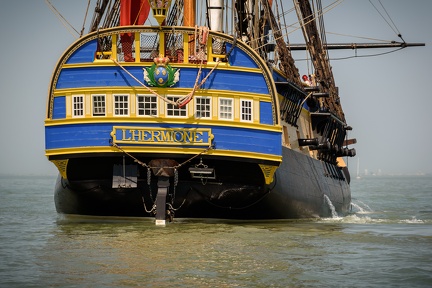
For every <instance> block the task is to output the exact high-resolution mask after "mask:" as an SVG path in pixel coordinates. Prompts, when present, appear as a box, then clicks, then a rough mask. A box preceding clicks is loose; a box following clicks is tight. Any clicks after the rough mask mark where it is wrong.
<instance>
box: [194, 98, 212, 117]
mask: <svg viewBox="0 0 432 288" xmlns="http://www.w3.org/2000/svg"><path fill="white" fill-rule="evenodd" d="M203 100H204V101H206V102H207V101H208V103H205V104H202V103H198V102H201V101H203ZM203 105H204V106H206V108H207V107H208V110H201V109H198V108H199V107H202V106H203ZM201 113H208V116H202V114H201ZM211 117H212V98H211V97H208V96H196V97H195V118H199V119H211Z"/></svg>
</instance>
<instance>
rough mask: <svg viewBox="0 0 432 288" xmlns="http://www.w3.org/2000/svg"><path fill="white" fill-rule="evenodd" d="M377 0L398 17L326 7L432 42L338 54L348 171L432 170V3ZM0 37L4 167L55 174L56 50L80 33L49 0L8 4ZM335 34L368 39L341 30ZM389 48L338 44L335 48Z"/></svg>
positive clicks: (75, 8)
mask: <svg viewBox="0 0 432 288" xmlns="http://www.w3.org/2000/svg"><path fill="white" fill-rule="evenodd" d="M51 2H52V3H53V5H54V6H55V7H56V8H57V9H58V10H59V11H60V12H61V13H62V15H63V16H64V17H65V18H66V19H67V20H68V21H69V22H70V23H71V24H72V25H73V26H74V27H75V29H77V30H78V31H79V30H80V29H81V27H82V24H83V20H84V14H85V9H86V4H87V0H73V1H72V0H51ZM371 2H372V3H374V4H375V6H376V7H377V8H380V9H381V13H382V14H383V15H384V16H386V17H387V15H386V13H388V14H389V15H390V18H387V21H385V20H383V18H382V17H381V16H380V14H379V13H378V12H377V11H376V10H375V8H374V7H373V6H372V5H371V3H370V1H368V0H345V1H343V2H342V4H340V5H338V6H337V7H336V8H334V9H332V10H331V11H329V12H328V13H327V14H326V15H325V16H326V18H325V20H326V22H325V23H326V31H327V32H331V33H338V34H345V35H347V34H349V35H355V36H363V37H368V38H373V39H385V40H395V41H399V38H398V37H397V33H401V34H402V36H403V38H404V39H405V41H406V42H424V43H426V47H418V48H407V49H403V50H401V51H398V52H394V53H389V54H385V55H381V56H376V57H355V58H351V59H348V60H337V61H333V62H332V66H333V74H334V76H335V81H336V85H337V86H338V87H339V94H340V96H341V99H342V107H343V109H344V112H345V115H346V120H347V122H348V124H349V125H351V126H352V127H353V128H354V130H353V131H352V132H351V133H350V135H349V136H350V138H351V137H354V138H356V139H357V141H358V143H357V144H356V145H354V147H355V148H356V150H357V157H355V158H351V159H350V160H349V165H350V168H351V169H350V170H351V171H352V173H353V174H354V173H355V172H356V163H357V158H360V166H361V168H360V170H362V171H363V170H364V169H365V168H366V169H368V170H369V171H371V172H376V171H378V169H380V170H381V171H382V173H386V174H387V173H410V174H414V173H419V172H424V173H432V165H431V163H432V152H431V148H430V145H431V143H432V137H431V132H432V128H431V127H430V125H431V124H432V113H431V111H430V110H431V107H432V97H431V94H432V92H431V89H430V86H431V84H432V79H431V77H430V75H429V72H430V70H431V67H432V43H431V42H432V41H431V39H432V17H431V15H430V13H431V11H432V1H430V0H410V1H403V0H381V3H382V4H383V6H384V7H385V8H386V10H382V7H381V5H380V3H379V2H377V0H371ZM323 3H324V4H325V3H330V1H323ZM290 6H291V5H290ZM385 11H386V12H385ZM92 13H93V12H92V11H90V12H89V15H90V17H91V16H92ZM89 21H90V20H87V24H88V22H89ZM387 22H389V23H390V24H392V22H393V23H394V24H395V26H396V28H397V29H398V30H396V32H395V31H394V29H392V28H391V27H389V24H388V23H387ZM86 31H87V30H86ZM0 36H1V45H0V55H2V57H1V60H0V132H1V133H0V135H1V139H0V174H37V175H40V174H43V175H55V174H57V172H56V168H55V167H54V165H53V164H52V163H50V162H49V161H48V160H47V159H46V157H45V155H44V145H45V143H44V141H45V140H44V119H45V110H46V107H45V106H46V98H47V93H48V84H49V81H50V77H51V74H52V72H53V68H54V66H55V64H56V62H57V60H58V58H59V57H60V56H61V54H62V52H63V51H64V50H65V49H66V48H67V47H68V46H69V45H70V44H71V43H72V42H73V41H74V40H75V39H76V37H75V36H73V35H72V34H71V33H70V32H69V31H68V30H67V29H66V28H65V27H64V26H63V25H62V24H61V22H60V21H59V20H58V19H57V18H56V16H55V14H54V13H53V12H52V11H51V10H50V9H49V7H48V5H47V4H46V3H45V1H44V0H32V1H28V0H14V1H4V2H2V9H0ZM293 37H294V36H293ZM294 39H295V37H294ZM327 40H328V42H365V41H366V40H364V39H358V38H349V37H342V36H340V35H336V34H329V35H328V38H327ZM291 41H292V40H291ZM391 50H392V49H391ZM391 50H383V49H378V50H359V51H354V50H350V51H344V52H341V51H331V54H330V56H331V58H343V57H349V56H364V55H366V54H377V53H383V52H389V51H391ZM294 56H295V57H296V59H297V61H296V63H298V64H299V65H300V67H301V70H300V73H302V74H306V73H307V68H306V67H307V66H306V65H305V63H306V62H305V61H302V60H301V59H304V58H305V53H304V52H301V53H295V55H294ZM302 69H303V70H302Z"/></svg>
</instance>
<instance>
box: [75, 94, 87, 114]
mask: <svg viewBox="0 0 432 288" xmlns="http://www.w3.org/2000/svg"><path fill="white" fill-rule="evenodd" d="M77 99H80V100H81V101H77ZM77 105H80V107H77ZM77 112H81V113H78V114H77ZM72 117H73V118H83V117H85V95H73V96H72Z"/></svg>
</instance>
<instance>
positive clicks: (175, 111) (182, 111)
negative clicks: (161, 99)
mask: <svg viewBox="0 0 432 288" xmlns="http://www.w3.org/2000/svg"><path fill="white" fill-rule="evenodd" d="M167 98H168V99H169V100H171V101H174V102H175V101H177V100H178V99H180V97H172V96H171V97H167ZM186 107H187V105H185V106H183V107H180V108H179V107H177V106H174V105H172V104H170V103H167V106H166V109H167V111H166V113H167V115H168V116H174V117H185V116H186V112H187V111H186Z"/></svg>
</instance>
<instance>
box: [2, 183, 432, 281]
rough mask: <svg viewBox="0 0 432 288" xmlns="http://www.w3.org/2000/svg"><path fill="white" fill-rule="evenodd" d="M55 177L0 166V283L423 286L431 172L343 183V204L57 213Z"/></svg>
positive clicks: (430, 259) (428, 259)
mask: <svg viewBox="0 0 432 288" xmlns="http://www.w3.org/2000/svg"><path fill="white" fill-rule="evenodd" d="M54 182H55V177H35V176H0V196H1V201H0V287H432V176H397V177H396V176H393V177H384V176H380V177H378V176H376V177H372V176H371V177H365V178H362V179H354V180H353V181H352V183H351V186H352V196H353V203H352V207H353V211H352V214H351V215H349V216H345V217H339V216H337V215H335V216H334V217H332V218H326V219H306V220H295V221H294V220H290V221H286V220H284V221H263V222H259V221H254V222H248V221H223V220H211V221H210V220H204V219H176V220H175V221H174V222H172V223H170V224H168V225H167V226H166V227H156V226H155V225H154V222H153V221H152V220H151V219H139V218H128V219H119V218H95V217H79V216H75V217H65V216H62V215H58V214H57V213H56V211H55V208H54V201H53V188H54Z"/></svg>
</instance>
